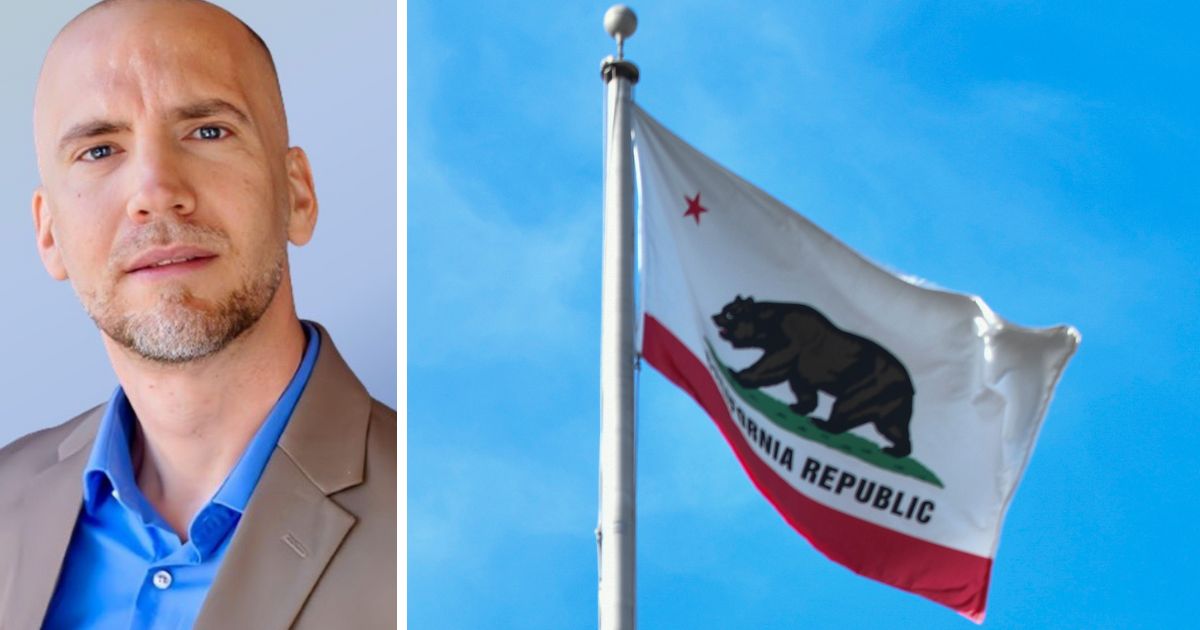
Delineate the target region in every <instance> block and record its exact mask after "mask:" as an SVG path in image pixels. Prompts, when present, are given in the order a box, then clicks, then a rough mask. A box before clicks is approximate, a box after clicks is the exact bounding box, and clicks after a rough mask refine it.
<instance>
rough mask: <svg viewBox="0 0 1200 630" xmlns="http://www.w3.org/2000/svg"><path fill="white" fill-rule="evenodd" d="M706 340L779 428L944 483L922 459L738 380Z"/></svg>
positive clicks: (732, 384) (734, 387)
mask: <svg viewBox="0 0 1200 630" xmlns="http://www.w3.org/2000/svg"><path fill="white" fill-rule="evenodd" d="M704 343H705V344H707V345H708V357H709V361H710V362H712V363H715V364H716V365H717V368H718V371H719V372H720V373H721V376H722V377H723V378H724V380H725V382H726V383H727V384H728V385H729V388H730V390H731V391H733V392H734V393H736V394H737V395H738V397H739V398H741V399H742V401H744V402H745V403H746V404H747V405H749V406H751V407H753V408H754V409H757V410H758V412H759V413H761V414H762V415H763V416H764V417H765V418H767V419H768V420H770V421H771V422H773V423H775V424H776V425H777V426H778V427H779V428H781V429H783V430H784V431H787V432H789V433H793V434H795V435H797V436H799V437H801V438H804V439H806V440H810V441H812V442H817V443H818V444H824V445H825V446H828V447H829V448H832V449H834V450H838V451H841V452H843V453H845V454H847V455H849V456H851V457H854V458H857V459H861V460H862V461H864V462H866V463H868V464H870V465H872V466H875V467H877V468H882V469H884V470H888V471H891V472H894V473H896V474H898V475H904V476H906V477H912V478H913V479H917V480H919V481H924V482H925V483H928V484H932V485H934V486H937V487H939V488H943V487H945V486H943V485H942V480H941V479H938V477H937V475H935V474H933V471H932V470H929V469H928V468H926V467H925V465H924V464H922V463H921V462H919V461H917V460H915V459H913V458H912V457H911V456H908V457H900V458H897V457H892V456H891V455H888V454H887V453H884V452H883V451H882V450H880V448H879V445H878V444H876V443H874V442H872V441H871V440H868V439H866V438H863V437H860V436H857V435H854V434H853V433H850V432H846V433H837V434H835V433H829V432H828V431H824V430H822V429H819V428H817V425H815V424H813V421H812V419H811V418H809V417H808V416H803V415H800V414H798V413H796V412H794V411H792V410H791V409H788V406H787V404H785V403H783V402H782V401H779V400H776V399H774V398H772V397H770V396H768V395H766V394H764V393H763V392H761V391H759V390H758V389H749V388H745V387H742V386H741V385H739V384H738V382H737V380H735V379H734V378H733V371H732V370H730V369H729V366H727V365H725V364H724V363H721V360H720V359H718V358H717V353H716V352H715V351H713V347H712V344H711V343H709V342H708V340H707V339H705V340H704Z"/></svg>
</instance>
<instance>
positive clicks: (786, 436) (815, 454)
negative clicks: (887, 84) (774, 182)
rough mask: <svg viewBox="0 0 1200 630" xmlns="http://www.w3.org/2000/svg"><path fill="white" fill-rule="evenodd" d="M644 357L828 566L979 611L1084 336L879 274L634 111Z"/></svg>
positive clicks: (974, 614)
mask: <svg viewBox="0 0 1200 630" xmlns="http://www.w3.org/2000/svg"><path fill="white" fill-rule="evenodd" d="M633 120H634V146H635V152H636V160H637V165H638V170H639V175H640V178H639V182H640V197H641V215H642V239H641V243H642V250H641V266H642V269H641V271H642V290H643V292H644V294H643V296H642V305H643V309H644V315H643V319H642V330H641V352H642V355H643V356H644V357H645V358H646V360H647V361H649V362H650V364H651V365H653V366H654V367H655V368H656V369H658V371H659V372H661V373H663V374H664V375H665V376H666V377H667V378H668V379H670V380H671V381H672V382H674V383H675V384H676V385H678V386H679V387H681V388H683V389H684V390H685V391H687V392H688V393H689V394H690V395H691V396H692V397H693V398H695V399H696V402H698V403H700V405H701V406H702V407H703V408H704V409H705V410H706V411H707V412H708V414H709V415H710V416H711V417H712V419H713V421H714V422H716V424H717V427H718V428H719V429H720V431H721V433H722V434H724V436H725V439H726V440H728V441H729V445H730V446H731V447H732V448H733V451H734V453H735V454H736V455H737V458H738V460H739V461H740V462H741V464H742V466H743V467H744V468H745V469H746V473H747V474H748V475H750V479H751V480H752V481H753V482H754V484H755V485H756V486H757V487H758V489H759V490H760V491H762V493H763V494H764V495H766V497H767V499H768V500H769V501H770V502H771V503H772V504H774V506H775V507H776V509H778V510H779V513H780V514H782V515H783V518H784V519H786V520H787V521H788V523H790V524H791V525H792V526H793V527H795V528H796V530H797V531H799V532H800V533H801V534H803V535H804V537H805V538H807V539H808V540H809V542H811V543H812V544H813V546H815V547H816V548H817V549H819V550H820V551H821V552H822V553H824V554H825V555H826V556H828V557H829V558H830V559H832V560H834V561H836V562H839V563H841V564H843V565H845V566H846V567H848V568H850V569H851V570H853V571H855V572H857V573H859V574H861V575H864V576H867V577H870V578H872V579H875V580H879V581H881V582H885V583H887V584H891V585H893V586H896V587H898V588H901V589H904V590H906V591H910V592H913V593H916V594H918V595H921V596H924V597H927V598H929V599H931V600H933V601H935V602H939V603H941V604H944V605H946V606H949V607H951V608H953V609H955V610H957V611H958V612H960V613H962V614H963V615H965V616H967V617H969V618H970V619H972V620H974V621H976V622H981V621H982V620H983V615H984V607H985V604H986V602H987V588H988V576H989V574H990V572H991V566H992V559H993V557H994V556H995V553H996V545H997V543H998V542H999V538H1000V526H1001V523H1002V522H1003V520H1004V514H1005V511H1006V510H1007V508H1008V504H1009V502H1010V501H1011V500H1012V497H1013V492H1014V490H1016V486H1017V482H1018V481H1019V480H1020V478H1021V473H1022V472H1023V471H1024V469H1025V465H1026V463H1027V461H1028V459H1029V455H1030V452H1031V451H1032V449H1033V443H1034V440H1035V439H1036V438H1037V434H1038V429H1039V428H1040V427H1041V424H1042V418H1043V417H1044V416H1045V414H1046V408H1047V406H1048V404H1049V403H1050V398H1051V394H1052V393H1053V391H1054V386H1055V384H1056V383H1057V381H1058V379H1059V376H1061V374H1062V372H1063V368H1064V367H1065V365H1066V363H1067V360H1068V359H1069V358H1070V357H1071V355H1072V354H1073V353H1074V351H1075V348H1076V345H1077V344H1078V343H1079V335H1078V333H1077V332H1075V330H1074V329H1073V328H1070V327H1067V326H1059V327H1055V328H1047V329H1040V330H1034V329H1029V328H1022V327H1020V326H1015V325H1013V324H1010V323H1009V322H1007V321H1005V320H1003V319H1001V318H1000V317H999V316H997V315H996V314H995V313H993V312H992V311H991V310H990V309H989V308H988V307H987V305H986V304H984V303H983V301H982V300H980V299H979V298H977V297H972V296H969V295H961V294H957V293H949V292H946V291H939V290H934V289H930V288H925V287H921V286H917V285H915V284H913V283H910V282H907V281H905V280H903V279H900V278H898V277H896V276H895V275H893V274H891V273H889V272H887V271H885V270H883V269H881V268H879V267H878V266H876V265H874V264H872V263H871V262H870V261H868V260H866V259H865V258H863V257H862V256H860V255H859V254H857V253H855V252H854V251H853V250H851V249H850V248H848V247H846V246H845V245H844V244H842V243H840V242H838V241H837V240H836V239H835V238H833V237H832V236H830V235H829V234H826V233H825V232H823V231H822V230H821V229H820V228H818V227H817V226H815V225H813V224H812V223H810V222H808V221H807V220H805V219H804V217H802V216H800V215H799V214H797V213H796V212H794V211H792V210H791V209H789V208H787V207H785V206H784V205H783V204H781V203H779V202H778V201H776V200H775V199H773V198H771V197H770V196H769V195H767V194H766V193H764V192H762V191H760V190H758V189H757V188H755V187H753V186H751V185H750V184H749V183H747V182H745V181H744V180H742V179H741V178H739V177H738V176H737V175H734V174H733V173H731V172H729V171H727V170H725V169H724V168H722V167H721V166H719V165H718V164H716V163H715V162H713V161H712V160H710V159H708V158H707V157H705V156H704V155H702V154H701V153H700V152H698V151H696V150H695V149H693V148H692V147H690V146H688V145H687V144H686V143H684V142H683V141H682V140H680V139H679V138H677V137H675V136H674V135H673V134H671V132H669V131H667V130H666V129H665V128H663V127H662V125H660V124H659V123H658V122H656V121H655V120H654V119H652V118H651V117H650V116H648V115H647V114H646V113H645V112H643V111H642V110H640V109H638V108H637V107H636V106H635V107H634V119H633Z"/></svg>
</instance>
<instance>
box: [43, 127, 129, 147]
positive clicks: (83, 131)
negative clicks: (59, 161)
mask: <svg viewBox="0 0 1200 630" xmlns="http://www.w3.org/2000/svg"><path fill="white" fill-rule="evenodd" d="M119 131H129V124H128V123H116V122H112V121H109V120H99V119H96V120H87V121H84V122H81V123H79V124H77V125H73V126H72V127H71V128H70V129H68V130H67V132H66V133H64V134H63V136H62V139H61V140H59V141H58V148H59V150H60V151H62V150H65V149H66V148H67V146H68V145H70V144H71V143H73V142H75V141H76V140H80V139H83V138H95V137H96V136H104V135H108V134H110V133H117V132H119Z"/></svg>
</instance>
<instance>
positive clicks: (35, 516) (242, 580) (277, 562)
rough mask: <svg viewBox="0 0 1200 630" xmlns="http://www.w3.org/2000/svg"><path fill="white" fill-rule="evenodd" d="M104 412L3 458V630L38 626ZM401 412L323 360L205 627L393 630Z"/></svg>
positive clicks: (241, 527) (205, 613)
mask: <svg viewBox="0 0 1200 630" xmlns="http://www.w3.org/2000/svg"><path fill="white" fill-rule="evenodd" d="M103 414H104V405H100V406H99V407H96V408H94V409H91V410H89V411H87V412H84V413H83V414H82V415H79V416H77V417H75V418H73V419H71V420H69V421H67V422H66V423H64V424H62V425H59V426H57V427H54V428H51V429H46V430H43V431H39V432H37V433H33V434H30V435H27V436H25V437H23V438H21V439H19V440H17V441H16V442H13V443H12V444H10V445H8V446H7V447H5V448H4V449H3V450H0V629H3V630H32V629H35V628H39V627H41V622H42V619H43V618H44V617H45V614H46V610H47V607H48V605H49V603H50V597H51V596H52V595H53V593H54V587H55V585H56V583H57V580H58V574H59V570H60V568H61V567H62V562H63V557H64V555H65V554H66V550H67V544H68V543H69V542H70V539H71V532H72V530H73V529H74V526H75V519H76V517H77V516H78V515H79V511H80V509H81V507H82V501H83V487H82V481H81V480H82V475H83V468H84V466H85V465H86V463H87V459H88V454H89V453H90V452H91V446H92V441H93V440H94V439H95V437H96V430H97V428H98V426H99V423H100V418H101V417H102V416H103ZM395 625H396V412H395V411H393V410H392V409H389V408H388V407H386V406H384V405H383V404H382V403H380V402H379V401H376V400H373V399H372V398H371V397H370V395H369V394H367V390H366V389H365V388H364V387H363V385H362V383H360V382H359V380H358V379H357V378H356V377H355V376H354V373H353V372H351V371H350V368H349V367H348V366H347V365H346V363H345V361H343V360H342V357H341V356H340V355H339V354H338V352H337V349H336V348H334V346H333V342H332V341H331V340H330V338H329V333H327V332H326V331H325V329H324V328H321V352H320V355H319V356H318V357H317V363H316V365H315V366H314V367H313V372H312V376H311V377H310V378H309V382H308V385H307V387H306V388H305V390H304V394H303V395H302V396H301V397H300V400H299V401H298V402H297V404H296V409H295V411H294V412H293V413H292V418H291V420H290V421H289V422H288V426H287V429H286V430H285V431H284V432H283V436H282V437H280V439H279V444H278V445H277V446H276V447H275V452H274V453H273V454H272V455H271V459H270V461H269V462H268V463H267V467H266V470H265V471H264V472H263V476H262V478H261V479H260V480H259V482H258V486H257V487H256V488H255V490H254V495H253V496H252V497H251V498H250V503H249V504H248V505H247V506H246V512H245V514H244V515H243V516H242V519H241V521H240V522H239V523H238V526H237V530H236V531H235V532H234V537H233V540H232V541H231V542H230V546H229V548H228V550H227V551H226V553H225V558H224V560H223V562H222V564H221V567H220V570H219V571H218V572H217V576H216V579H215V580H214V582H213V585H212V589H211V590H210V591H209V593H208V597H207V598H206V599H205V600H204V605H203V607H202V608H201V609H200V615H199V617H198V618H197V620H196V625H195V626H194V627H195V628H196V629H197V630H231V629H240V628H254V629H256V630H258V629H262V630H269V629H272V628H289V627H294V628H302V629H303V628H313V629H317V628H319V629H322V630H324V629H327V628H355V629H359V628H363V629H372V628H394V627H395Z"/></svg>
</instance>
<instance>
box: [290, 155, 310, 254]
mask: <svg viewBox="0 0 1200 630" xmlns="http://www.w3.org/2000/svg"><path fill="white" fill-rule="evenodd" d="M287 177H288V194H289V196H290V200H291V204H290V205H289V208H288V229H287V232H288V240H289V241H291V242H292V243H293V244H294V245H304V244H305V243H308V241H309V240H311V239H312V235H313V230H314V229H316V227H317V190H316V188H315V187H314V186H313V176H312V167H311V166H309V164H308V156H307V155H305V154H304V149H301V148H300V147H291V148H290V149H288V151H287Z"/></svg>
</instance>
